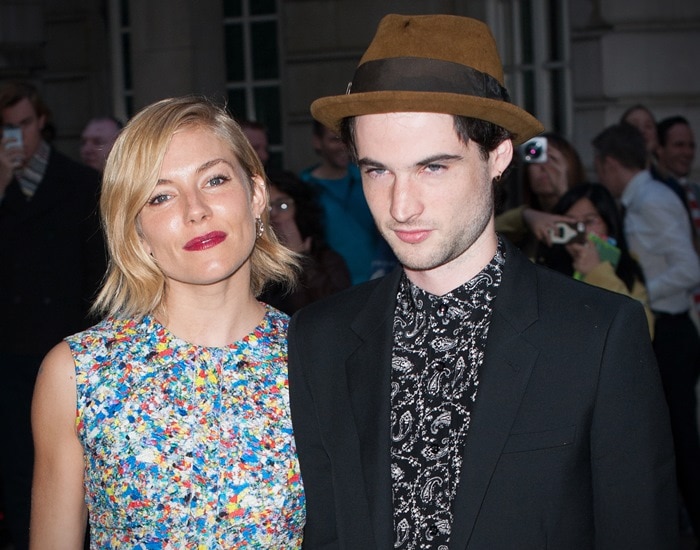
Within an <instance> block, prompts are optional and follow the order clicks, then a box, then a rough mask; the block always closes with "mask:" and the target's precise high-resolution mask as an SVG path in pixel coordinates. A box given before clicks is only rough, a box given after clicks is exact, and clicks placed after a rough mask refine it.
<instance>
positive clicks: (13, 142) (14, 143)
mask: <svg viewBox="0 0 700 550" xmlns="http://www.w3.org/2000/svg"><path fill="white" fill-rule="evenodd" d="M2 142H3V146H4V148H5V150H6V151H9V152H12V155H11V159H12V166H13V167H14V168H18V167H19V166H21V165H22V161H23V160H24V143H23V140H22V129H21V128H17V127H16V126H4V127H3V129H2Z"/></svg>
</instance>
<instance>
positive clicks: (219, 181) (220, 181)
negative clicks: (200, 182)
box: [208, 176, 231, 187]
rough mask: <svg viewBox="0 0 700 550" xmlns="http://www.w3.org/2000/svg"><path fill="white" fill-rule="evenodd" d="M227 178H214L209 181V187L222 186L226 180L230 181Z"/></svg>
mask: <svg viewBox="0 0 700 550" xmlns="http://www.w3.org/2000/svg"><path fill="white" fill-rule="evenodd" d="M230 179H231V178H229V177H228V176H214V177H213V178H211V179H210V180H209V182H208V183H209V185H211V186H213V187H216V186H217V185H223V184H224V183H226V182H227V181H228V180H230Z"/></svg>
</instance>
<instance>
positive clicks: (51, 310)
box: [0, 82, 105, 550]
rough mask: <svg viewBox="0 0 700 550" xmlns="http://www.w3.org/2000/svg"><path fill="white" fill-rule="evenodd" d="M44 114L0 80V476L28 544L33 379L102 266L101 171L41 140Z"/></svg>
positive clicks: (83, 315)
mask: <svg viewBox="0 0 700 550" xmlns="http://www.w3.org/2000/svg"><path fill="white" fill-rule="evenodd" d="M47 116H48V109H47V108H46V106H45V105H44V103H43V102H42V100H41V98H40V96H39V93H38V91H37V90H36V88H35V87H34V86H33V85H31V84H29V83H27V82H5V83H2V84H1V85H0V123H1V124H2V129H3V137H2V142H1V145H0V197H1V198H0V317H2V319H3V324H2V330H0V373H1V376H2V382H0V441H1V443H0V445H1V447H0V448H2V451H1V452H0V466H1V468H0V474H2V483H3V487H4V494H5V509H6V515H7V522H8V526H9V528H10V531H11V534H12V537H13V542H14V547H15V548H16V550H22V549H25V548H27V546H28V536H29V507H30V504H29V503H30V493H31V476H32V462H33V450H32V449H33V447H32V435H31V427H30V405H31V399H32V392H33V388H34V378H35V377H36V372H37V370H38V368H39V364H40V363H41V360H42V358H43V356H44V355H45V354H46V352H48V350H49V349H51V347H53V346H54V345H56V344H57V343H58V342H59V341H60V340H61V338H63V337H64V336H68V335H69V334H72V333H74V332H77V331H79V330H82V329H83V328H85V327H86V326H88V325H89V324H90V323H89V322H88V319H87V312H88V309H89V307H90V304H91V301H92V298H93V294H94V292H95V290H96V288H97V285H98V284H99V282H100V280H101V278H102V275H103V273H104V270H105V250H104V243H103V239H102V234H101V231H100V227H99V223H98V216H97V200H98V187H99V173H98V172H97V171H95V170H93V169H92V168H89V167H87V166H83V165H82V164H80V163H77V162H75V161H73V160H71V159H69V158H68V157H66V156H65V155H63V154H61V153H60V152H58V151H57V150H56V149H54V148H53V147H52V146H51V145H50V144H49V143H47V142H46V141H45V140H44V139H43V137H42V130H43V128H44V125H45V124H46V123H47ZM12 130H15V131H16V130H19V133H20V135H21V136H22V139H21V143H20V140H17V139H15V138H14V137H13V138H12V139H10V138H8V134H11V133H12Z"/></svg>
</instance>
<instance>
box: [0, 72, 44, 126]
mask: <svg viewBox="0 0 700 550" xmlns="http://www.w3.org/2000/svg"><path fill="white" fill-rule="evenodd" d="M23 99H27V100H29V103H31V104H32V107H34V112H35V113H36V116H37V117H41V116H46V117H47V119H48V117H49V115H50V113H49V108H48V107H47V106H46V104H45V103H44V102H43V101H42V99H41V96H40V95H39V90H37V88H36V86H34V85H33V84H31V83H29V82H26V81H22V80H11V81H8V82H4V83H3V84H2V85H0V111H3V110H4V109H7V108H8V107H13V106H14V105H16V104H17V103H19V102H20V101H22V100H23ZM0 122H1V121H0Z"/></svg>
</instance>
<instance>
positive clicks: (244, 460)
mask: <svg viewBox="0 0 700 550" xmlns="http://www.w3.org/2000/svg"><path fill="white" fill-rule="evenodd" d="M288 321H289V318H288V317H287V316H286V315H285V314H283V313H281V312H279V311H277V310H275V309H273V308H271V307H269V306H268V307H267V310H266V314H265V317H264V319H263V321H262V322H261V324H260V325H259V326H258V327H256V329H255V330H254V331H253V332H252V333H251V334H249V335H248V336H246V337H245V338H243V339H242V340H241V341H239V342H236V343H234V344H231V345H230V346H228V347H224V348H214V347H200V346H195V345H192V344H190V343H188V342H185V341H183V340H180V339H178V338H177V337H175V336H174V335H172V334H171V333H170V332H168V330H167V329H166V328H165V327H163V326H162V325H160V324H159V323H158V322H157V321H156V320H155V319H153V318H152V317H150V316H146V317H144V318H143V319H115V318H109V319H106V320H104V321H102V322H101V323H99V324H97V325H96V326H94V327H92V328H91V329H88V330H86V331H85V332H81V333H79V334H76V335H74V336H71V337H70V338H67V342H68V344H69V345H70V348H71V351H72V353H73V357H74V360H75V363H76V382H77V401H78V409H77V419H76V421H77V429H78V435H79V437H80V440H81V443H82V445H83V448H84V453H85V481H84V483H85V498H86V502H87V506H88V512H89V524H90V539H91V540H90V543H91V548H94V549H97V548H99V549H108V548H130V549H131V548H138V549H207V550H209V549H219V548H220V549H234V548H269V549H275V550H283V549H294V548H300V547H301V538H302V529H303V526H304V522H305V513H304V493H303V489H302V485H301V478H300V474H299V465H298V462H297V458H296V447H295V444H294V439H293V435H292V424H291V420H290V416H289V397H288V387H287V339H286V335H287V323H288Z"/></svg>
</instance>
